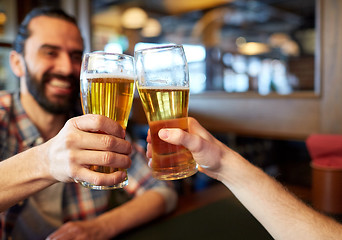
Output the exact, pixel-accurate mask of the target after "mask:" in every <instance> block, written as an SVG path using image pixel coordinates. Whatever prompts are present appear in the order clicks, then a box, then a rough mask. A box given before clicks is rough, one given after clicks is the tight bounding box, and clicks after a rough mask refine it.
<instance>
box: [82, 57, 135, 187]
mask: <svg viewBox="0 0 342 240" xmlns="http://www.w3.org/2000/svg"><path fill="white" fill-rule="evenodd" d="M134 81H135V70H134V58H133V57H132V56H128V55H123V54H114V53H105V52H93V53H87V54H85V55H84V57H83V61H82V68H81V99H82V107H83V112H84V114H88V113H91V114H100V115H105V116H107V117H109V118H111V119H113V120H114V121H116V122H118V123H119V124H120V125H121V127H122V128H123V129H126V126H127V122H128V117H129V114H130V111H131V107H132V103H133V95H134V89H135V82H134ZM90 169H91V170H93V171H97V172H103V173H108V174H110V173H113V172H115V171H118V170H121V171H127V170H126V169H117V168H112V167H106V166H91V167H90ZM80 183H81V184H82V185H83V186H85V187H88V188H91V189H98V190H104V189H115V188H122V187H124V186H126V185H127V184H128V179H127V178H126V179H125V180H124V181H123V182H121V183H120V184H117V185H113V186H97V185H93V184H91V183H87V182H82V181H80Z"/></svg>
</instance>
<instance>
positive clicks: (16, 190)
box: [0, 115, 131, 211]
mask: <svg viewBox="0 0 342 240" xmlns="http://www.w3.org/2000/svg"><path fill="white" fill-rule="evenodd" d="M99 132H103V134H100V133H99ZM124 136H125V133H124V131H123V129H122V128H121V127H120V126H119V124H117V123H115V122H113V121H112V120H110V119H109V118H106V117H103V116H100V115H84V116H81V117H77V118H73V119H70V120H69V121H68V122H67V123H66V124H65V126H64V127H63V129H62V130H61V131H60V132H59V134H57V136H56V137H54V138H52V139H51V140H49V141H48V142H46V143H44V144H42V145H39V146H37V147H34V148H31V149H29V150H27V151H24V152H22V153H20V154H17V155H15V156H13V157H11V158H8V159H6V160H3V161H1V162H0V182H1V184H0V211H4V210H5V209H7V208H9V207H10V206H12V205H14V204H16V203H18V202H19V201H21V200H23V199H25V198H27V197H28V196H30V195H32V194H34V193H36V192H38V191H39V190H42V189H44V188H46V187H48V186H50V185H52V184H54V183H56V182H57V181H61V182H72V181H74V180H75V179H77V180H84V181H88V182H91V183H93V184H96V185H99V184H100V185H113V184H115V183H118V182H121V181H122V180H123V179H124V178H125V176H126V173H124V172H116V173H113V174H103V173H97V172H94V171H91V170H89V169H88V167H87V166H89V165H94V164H95V165H106V166H112V167H116V168H117V167H118V168H128V167H129V166H130V163H131V160H130V159H129V157H128V154H129V153H130V152H131V144H130V143H129V142H127V141H125V140H124V139H123V138H124Z"/></svg>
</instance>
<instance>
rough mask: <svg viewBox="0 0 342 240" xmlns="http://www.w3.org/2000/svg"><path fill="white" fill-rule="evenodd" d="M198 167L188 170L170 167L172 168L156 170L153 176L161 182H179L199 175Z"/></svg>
mask: <svg viewBox="0 0 342 240" xmlns="http://www.w3.org/2000/svg"><path fill="white" fill-rule="evenodd" d="M197 171H198V169H197V165H195V166H194V167H193V168H188V169H184V168H183V169H179V167H170V168H163V169H158V170H156V169H154V170H153V172H152V176H153V177H154V178H156V179H159V180H178V179H182V178H187V177H190V176H192V175H194V174H195V173H197Z"/></svg>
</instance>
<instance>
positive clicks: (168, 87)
mask: <svg viewBox="0 0 342 240" xmlns="http://www.w3.org/2000/svg"><path fill="white" fill-rule="evenodd" d="M138 88H139V89H172V90H189V86H139V84H138Z"/></svg>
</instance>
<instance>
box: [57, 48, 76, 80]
mask: <svg viewBox="0 0 342 240" xmlns="http://www.w3.org/2000/svg"><path fill="white" fill-rule="evenodd" d="M55 70H56V73H58V74H61V75H64V76H67V75H70V74H72V73H73V61H72V59H71V56H70V55H69V54H68V53H60V54H59V57H58V58H57V59H56V65H55Z"/></svg>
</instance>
